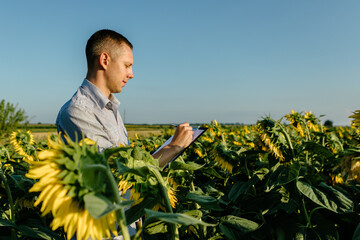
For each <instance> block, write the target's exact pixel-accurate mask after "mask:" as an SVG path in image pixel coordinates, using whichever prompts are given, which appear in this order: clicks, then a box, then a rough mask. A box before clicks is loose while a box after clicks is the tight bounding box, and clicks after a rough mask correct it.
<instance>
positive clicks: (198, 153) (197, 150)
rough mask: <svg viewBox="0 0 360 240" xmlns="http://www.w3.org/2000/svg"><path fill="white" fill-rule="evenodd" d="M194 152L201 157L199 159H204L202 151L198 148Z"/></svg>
mask: <svg viewBox="0 0 360 240" xmlns="http://www.w3.org/2000/svg"><path fill="white" fill-rule="evenodd" d="M194 152H195V153H196V154H197V155H198V156H199V157H203V156H204V155H203V154H202V152H201V149H198V148H194Z"/></svg>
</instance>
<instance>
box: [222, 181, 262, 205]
mask: <svg viewBox="0 0 360 240" xmlns="http://www.w3.org/2000/svg"><path fill="white" fill-rule="evenodd" d="M258 181H259V178H258V177H257V175H254V176H253V177H252V178H251V179H250V180H249V181H247V182H245V183H244V182H237V183H235V184H234V185H233V186H232V188H231V190H230V192H229V196H228V197H229V199H230V200H231V201H232V202H236V201H237V199H238V198H239V197H240V196H241V195H243V194H245V193H246V192H247V191H248V190H249V189H250V188H251V187H252V186H254V185H255V184H256V183H257V182H258Z"/></svg>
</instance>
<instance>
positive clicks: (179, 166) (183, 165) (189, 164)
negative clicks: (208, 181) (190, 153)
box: [169, 160, 204, 171]
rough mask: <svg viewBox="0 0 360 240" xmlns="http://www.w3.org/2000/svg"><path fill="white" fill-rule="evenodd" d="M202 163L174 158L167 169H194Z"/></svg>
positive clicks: (200, 166)
mask: <svg viewBox="0 0 360 240" xmlns="http://www.w3.org/2000/svg"><path fill="white" fill-rule="evenodd" d="M203 166H204V165H200V164H197V163H194V162H187V163H184V162H181V161H180V160H175V161H173V162H171V163H170V167H169V169H173V170H188V171H195V170H198V169H200V168H202V167H203Z"/></svg>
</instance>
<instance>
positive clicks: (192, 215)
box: [183, 210, 203, 219]
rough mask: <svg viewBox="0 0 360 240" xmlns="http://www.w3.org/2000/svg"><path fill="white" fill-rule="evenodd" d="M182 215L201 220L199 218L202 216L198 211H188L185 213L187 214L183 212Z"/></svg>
mask: <svg viewBox="0 0 360 240" xmlns="http://www.w3.org/2000/svg"><path fill="white" fill-rule="evenodd" d="M183 214H186V215H188V216H191V217H194V218H196V219H201V217H202V215H203V214H202V212H201V211H200V210H190V211H187V212H183Z"/></svg>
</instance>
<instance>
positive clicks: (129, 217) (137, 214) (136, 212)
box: [125, 197, 158, 224]
mask: <svg viewBox="0 0 360 240" xmlns="http://www.w3.org/2000/svg"><path fill="white" fill-rule="evenodd" d="M157 203H158V201H157V200H156V199H155V198H151V197H148V198H145V199H144V200H143V201H141V202H140V203H139V204H136V205H135V206H133V207H131V208H130V209H128V210H126V212H125V216H126V222H127V224H131V223H133V222H135V221H136V220H138V219H139V218H141V217H142V216H144V215H145V208H149V209H151V208H153V207H154V206H155V205H156V204H157Z"/></svg>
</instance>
